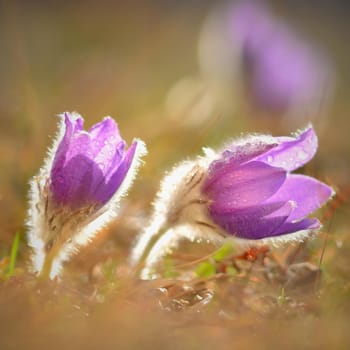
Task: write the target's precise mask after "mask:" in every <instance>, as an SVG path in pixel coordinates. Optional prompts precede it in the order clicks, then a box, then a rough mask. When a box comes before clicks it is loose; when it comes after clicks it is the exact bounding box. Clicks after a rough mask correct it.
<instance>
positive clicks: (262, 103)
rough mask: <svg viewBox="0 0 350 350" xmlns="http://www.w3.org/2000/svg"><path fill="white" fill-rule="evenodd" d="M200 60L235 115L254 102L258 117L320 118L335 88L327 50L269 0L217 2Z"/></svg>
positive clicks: (291, 121) (222, 101) (201, 42)
mask: <svg viewBox="0 0 350 350" xmlns="http://www.w3.org/2000/svg"><path fill="white" fill-rule="evenodd" d="M199 64H200V69H201V74H202V76H203V78H204V80H205V81H206V82H207V84H209V85H210V86H214V87H215V88H216V89H218V87H220V89H218V91H219V92H218V95H219V96H218V97H217V99H218V101H220V104H221V106H228V107H229V108H230V109H231V113H230V115H232V108H233V109H236V108H241V107H242V106H243V107H244V106H248V107H249V109H248V110H249V112H248V114H249V115H251V116H252V117H255V116H258V117H260V116H267V117H269V118H270V117H271V116H273V117H276V116H277V117H284V116H286V117H287V118H286V119H285V121H286V122H287V123H289V124H290V125H291V126H293V127H294V126H295V125H297V126H299V124H300V122H302V123H303V124H304V123H305V122H308V121H310V119H314V118H317V124H320V122H321V117H322V116H323V115H324V113H323V111H324V109H325V108H326V107H327V106H328V103H329V101H330V97H331V96H332V92H333V89H334V77H335V74H334V69H333V66H332V64H331V61H330V60H329V58H328V57H327V55H326V54H325V53H324V52H322V51H321V50H318V49H317V48H316V47H315V46H314V45H313V43H311V42H309V40H306V39H304V38H303V36H302V34H300V35H299V34H298V33H297V32H296V31H295V30H294V28H293V27H292V26H291V25H289V24H288V23H287V22H286V21H285V20H284V19H283V18H279V17H277V16H275V15H274V14H273V12H272V11H271V10H270V8H269V6H267V3H266V2H264V1H263V0H261V1H254V0H245V1H244V0H241V1H236V2H229V3H228V4H225V5H218V6H215V7H214V9H213V11H212V12H211V13H210V15H209V16H208V18H207V20H206V21H205V22H204V25H203V28H202V31H201V35H200V39H199ZM222 96H224V98H223V97H222ZM251 107H252V108H253V110H250V108H251ZM237 114H238V115H239V113H237ZM242 114H247V112H246V111H243V113H242ZM273 120H274V121H275V120H276V118H275V119H273Z"/></svg>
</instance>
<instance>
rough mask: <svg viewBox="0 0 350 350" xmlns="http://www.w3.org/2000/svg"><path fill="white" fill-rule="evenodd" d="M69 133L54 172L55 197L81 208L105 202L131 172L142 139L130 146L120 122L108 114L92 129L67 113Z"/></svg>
mask: <svg viewBox="0 0 350 350" xmlns="http://www.w3.org/2000/svg"><path fill="white" fill-rule="evenodd" d="M63 118H64V123H65V133H64V136H63V138H62V140H61V142H60V144H59V146H58V148H57V151H56V154H55V157H54V160H53V164H52V169H51V172H50V185H49V186H50V191H51V193H52V200H53V201H54V202H55V203H56V205H58V206H65V207H66V206H68V207H70V208H72V209H77V208H80V207H83V206H86V205H96V206H102V205H104V204H105V203H107V202H108V201H109V200H110V199H111V198H112V197H113V195H114V194H115V193H116V192H117V191H118V189H119V188H120V186H121V184H122V183H123V181H124V179H125V177H126V176H127V174H128V171H129V169H130V166H131V164H132V161H133V159H134V157H135V152H136V149H137V146H138V144H139V141H134V142H133V143H132V144H131V146H130V147H129V149H128V150H126V142H125V141H124V140H123V139H122V138H121V136H120V134H119V130H118V126H117V124H116V122H115V121H114V120H113V119H112V118H110V117H106V118H104V119H103V120H102V121H101V122H99V123H97V124H95V125H94V126H93V127H92V128H91V129H90V130H89V131H85V130H84V129H83V122H84V121H83V118H82V117H81V116H79V115H74V114H70V113H65V114H64V116H63Z"/></svg>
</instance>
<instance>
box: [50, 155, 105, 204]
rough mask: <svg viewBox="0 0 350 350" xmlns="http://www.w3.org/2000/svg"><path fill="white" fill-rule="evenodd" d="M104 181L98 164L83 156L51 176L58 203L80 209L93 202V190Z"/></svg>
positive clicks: (79, 156) (71, 160) (72, 159)
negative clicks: (98, 183)
mask: <svg viewBox="0 0 350 350" xmlns="http://www.w3.org/2000/svg"><path fill="white" fill-rule="evenodd" d="M101 181H103V174H102V172H101V170H99V169H98V167H97V166H96V164H95V163H94V162H93V161H92V160H91V159H89V158H87V157H85V156H84V155H82V154H78V155H76V156H75V157H73V158H71V159H70V160H69V161H68V163H67V164H66V166H65V167H63V168H60V169H56V171H55V173H54V174H53V175H52V176H51V190H52V193H53V196H54V200H55V201H56V203H61V204H66V205H69V206H70V207H79V206H82V205H84V204H86V203H89V202H93V203H95V202H96V201H94V200H93V199H92V198H91V197H90V193H91V188H92V186H93V184H94V183H96V182H101Z"/></svg>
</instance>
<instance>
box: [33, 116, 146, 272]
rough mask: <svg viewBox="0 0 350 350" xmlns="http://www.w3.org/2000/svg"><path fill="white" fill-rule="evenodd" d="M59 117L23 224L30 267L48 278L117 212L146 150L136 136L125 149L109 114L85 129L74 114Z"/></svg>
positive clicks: (59, 269)
mask: <svg viewBox="0 0 350 350" xmlns="http://www.w3.org/2000/svg"><path fill="white" fill-rule="evenodd" d="M60 117H61V123H60V130H59V133H58V136H57V139H56V141H55V142H54V145H53V147H52V149H51V150H50V152H49V156H48V158H47V159H46V161H45V164H44V166H43V168H42V169H41V170H40V172H39V174H38V175H37V176H35V177H34V178H33V180H32V182H31V198H30V208H29V212H28V222H27V224H28V226H29V232H28V241H29V245H30V246H31V247H32V248H33V256H32V263H33V270H34V272H39V273H40V274H41V275H42V276H45V277H50V278H54V277H56V276H58V275H59V274H60V271H61V268H62V263H63V262H64V261H67V260H68V259H69V258H70V256H71V255H72V254H74V253H76V252H77V251H78V250H79V248H80V247H81V246H84V245H86V244H87V243H88V242H89V241H90V240H91V239H92V238H93V237H94V236H95V235H96V233H97V232H98V231H99V230H100V229H101V228H102V227H103V226H105V225H106V224H107V223H108V222H110V221H111V220H112V219H113V218H114V217H115V216H116V209H117V207H118V203H119V200H120V198H121V197H122V196H123V195H125V193H126V192H127V190H128V189H129V187H130V185H131V184H132V181H133V179H134V177H135V175H136V171H137V169H138V167H139V165H140V157H141V156H143V155H144V154H145V152H146V148H145V145H144V143H143V142H142V141H140V140H134V142H133V143H132V144H131V146H130V147H129V149H128V150H126V143H125V141H124V140H123V139H122V138H121V136H120V134H119V130H118V126H117V124H116V123H115V121H114V120H113V119H112V118H110V117H106V118H104V119H103V120H102V121H101V122H100V123H98V124H96V125H94V126H93V127H92V128H91V129H90V130H89V131H85V130H84V129H83V123H84V120H83V118H82V117H81V116H80V115H79V114H77V113H64V114H63V115H61V116H60Z"/></svg>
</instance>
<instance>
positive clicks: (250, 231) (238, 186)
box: [202, 128, 333, 240]
mask: <svg viewBox="0 0 350 350" xmlns="http://www.w3.org/2000/svg"><path fill="white" fill-rule="evenodd" d="M316 150H317V137H316V135H315V133H314V130H313V129H312V128H309V129H307V130H306V131H304V132H302V133H301V134H299V135H298V136H296V137H295V138H293V137H275V138H270V139H266V138H265V137H259V136H255V137H252V138H248V139H246V140H242V141H241V142H240V143H238V144H235V143H234V144H233V145H231V146H230V147H229V148H228V149H227V150H226V151H224V152H223V153H222V155H221V157H220V158H219V159H218V160H215V161H214V162H213V163H211V164H210V166H209V170H208V174H207V177H206V179H205V181H204V184H203V188H202V191H203V193H204V194H205V196H206V197H207V198H208V199H209V208H208V212H209V216H210V217H211V218H212V220H213V221H214V222H215V223H216V224H217V225H218V226H219V227H221V228H223V229H224V230H225V232H226V233H228V234H232V235H234V236H236V237H239V238H244V239H252V240H254V239H261V238H266V237H275V236H280V235H284V234H288V233H294V232H299V231H303V230H311V229H317V228H319V227H320V222H319V221H318V220H317V219H315V218H313V219H308V218H306V216H308V215H309V214H311V213H312V212H313V211H315V210H317V209H318V208H320V207H321V206H322V205H323V204H324V203H325V202H326V201H327V200H328V199H329V198H330V197H331V196H332V193H333V191H332V189H331V188H330V187H329V186H327V185H325V184H324V183H322V182H320V181H317V180H316V179H314V178H312V177H308V176H304V175H296V174H290V172H291V171H293V170H295V169H297V168H299V167H301V166H303V165H304V164H306V163H307V162H308V161H309V160H310V159H311V158H312V157H313V156H314V154H315V152H316Z"/></svg>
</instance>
